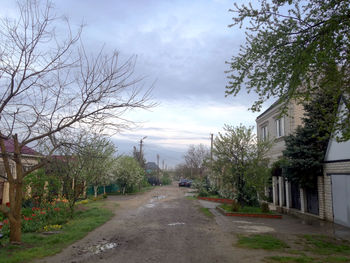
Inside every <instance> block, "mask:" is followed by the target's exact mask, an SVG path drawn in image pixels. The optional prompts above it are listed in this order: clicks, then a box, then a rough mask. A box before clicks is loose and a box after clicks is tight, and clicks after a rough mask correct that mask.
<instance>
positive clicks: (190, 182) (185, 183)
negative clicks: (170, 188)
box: [179, 179, 192, 187]
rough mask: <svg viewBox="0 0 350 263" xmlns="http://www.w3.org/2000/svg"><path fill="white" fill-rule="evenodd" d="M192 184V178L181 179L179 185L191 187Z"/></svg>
mask: <svg viewBox="0 0 350 263" xmlns="http://www.w3.org/2000/svg"><path fill="white" fill-rule="evenodd" d="M191 185H192V181H191V180H187V179H180V181H179V187H181V186H185V187H191Z"/></svg>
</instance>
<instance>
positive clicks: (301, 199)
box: [300, 188, 306, 213]
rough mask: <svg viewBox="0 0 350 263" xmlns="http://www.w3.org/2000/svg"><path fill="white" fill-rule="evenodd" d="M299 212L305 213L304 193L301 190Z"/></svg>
mask: <svg viewBox="0 0 350 263" xmlns="http://www.w3.org/2000/svg"><path fill="white" fill-rule="evenodd" d="M300 211H301V212H302V213H305V212H306V193H305V190H304V189H303V188H300Z"/></svg>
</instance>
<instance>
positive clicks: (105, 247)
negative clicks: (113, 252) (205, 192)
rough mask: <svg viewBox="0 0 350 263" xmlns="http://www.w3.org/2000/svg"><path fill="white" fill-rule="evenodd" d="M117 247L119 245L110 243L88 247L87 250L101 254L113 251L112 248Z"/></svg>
mask: <svg viewBox="0 0 350 263" xmlns="http://www.w3.org/2000/svg"><path fill="white" fill-rule="evenodd" d="M117 246H118V244H117V243H114V242H108V243H104V244H99V245H95V246H91V247H88V248H87V250H88V251H90V252H92V253H93V254H100V253H102V252H104V251H106V250H108V249H112V248H115V247H117Z"/></svg>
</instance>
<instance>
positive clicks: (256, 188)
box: [213, 125, 271, 206]
mask: <svg viewBox="0 0 350 263" xmlns="http://www.w3.org/2000/svg"><path fill="white" fill-rule="evenodd" d="M224 130H225V134H221V133H219V135H218V137H216V138H215V140H214V149H213V154H214V157H215V160H214V163H213V171H214V172H215V173H216V174H217V176H218V177H221V178H222V181H223V182H224V184H225V185H228V186H229V187H230V188H231V189H234V190H235V191H234V194H235V196H234V197H235V199H236V200H237V201H238V202H239V203H240V204H241V205H243V206H244V205H255V204H257V193H259V195H260V196H263V195H264V186H265V185H266V184H267V182H268V180H269V178H270V172H269V169H268V159H266V158H265V157H264V156H265V154H266V152H267V151H268V149H269V148H270V146H271V144H270V143H269V142H267V141H259V140H257V138H256V136H255V134H254V130H253V127H249V128H246V127H245V126H242V125H241V126H238V127H233V126H229V125H225V126H224Z"/></svg>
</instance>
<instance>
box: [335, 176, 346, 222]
mask: <svg viewBox="0 0 350 263" xmlns="http://www.w3.org/2000/svg"><path fill="white" fill-rule="evenodd" d="M331 176H332V196H333V213H334V222H335V223H337V224H341V225H344V226H348V227H350V175H345V174H340V175H338V174H333V175H331Z"/></svg>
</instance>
